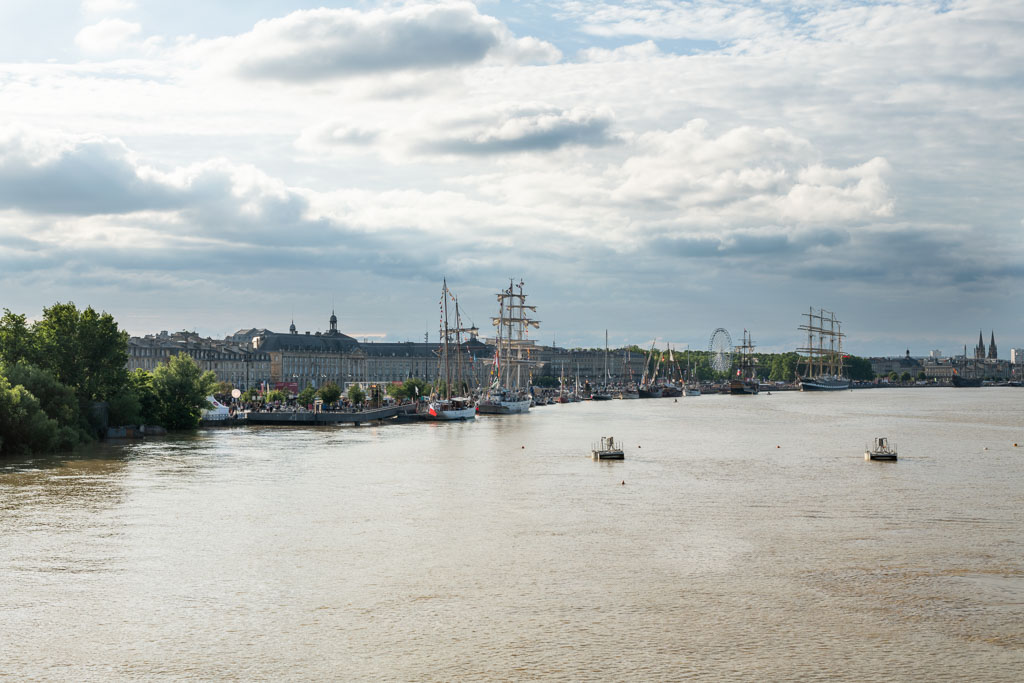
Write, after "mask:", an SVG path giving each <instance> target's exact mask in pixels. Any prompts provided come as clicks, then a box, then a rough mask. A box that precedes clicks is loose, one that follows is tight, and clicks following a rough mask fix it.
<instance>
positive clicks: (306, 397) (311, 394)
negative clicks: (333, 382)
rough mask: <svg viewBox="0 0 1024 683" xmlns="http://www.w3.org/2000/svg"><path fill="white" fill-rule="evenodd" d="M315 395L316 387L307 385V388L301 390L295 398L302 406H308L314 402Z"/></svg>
mask: <svg viewBox="0 0 1024 683" xmlns="http://www.w3.org/2000/svg"><path fill="white" fill-rule="evenodd" d="M315 397H316V389H314V388H313V387H311V386H309V385H307V386H306V388H305V389H303V390H302V391H300V392H299V395H298V396H297V397H296V398H295V400H296V401H298V403H299V405H300V406H308V405H309V404H310V403H312V402H313V399H314V398H315Z"/></svg>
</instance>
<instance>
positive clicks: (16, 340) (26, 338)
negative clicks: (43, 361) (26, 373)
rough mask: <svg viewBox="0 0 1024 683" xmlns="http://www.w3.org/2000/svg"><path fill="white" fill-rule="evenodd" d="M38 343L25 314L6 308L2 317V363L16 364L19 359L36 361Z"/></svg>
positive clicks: (0, 358) (0, 321)
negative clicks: (36, 343) (12, 311)
mask: <svg viewBox="0 0 1024 683" xmlns="http://www.w3.org/2000/svg"><path fill="white" fill-rule="evenodd" d="M36 355H37V354H36V345H35V339H34V338H33V334H32V330H31V329H29V326H28V323H27V322H26V319H25V316H24V315H19V314H16V313H11V311H10V309H7V308H5V309H4V315H3V317H2V318H0V363H6V364H7V365H14V364H15V363H17V362H19V361H26V362H29V363H34V362H35V360H36Z"/></svg>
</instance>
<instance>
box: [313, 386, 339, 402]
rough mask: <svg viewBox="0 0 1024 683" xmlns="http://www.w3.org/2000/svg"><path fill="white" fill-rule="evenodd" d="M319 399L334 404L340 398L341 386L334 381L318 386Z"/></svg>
mask: <svg viewBox="0 0 1024 683" xmlns="http://www.w3.org/2000/svg"><path fill="white" fill-rule="evenodd" d="M318 393H319V394H320V399H321V400H322V401H323V402H324V403H326V404H327V405H334V404H335V403H337V402H338V399H339V398H341V388H340V387H339V386H338V385H337V384H335V383H334V382H328V383H327V384H325V385H323V386H322V387H320V391H319V392H318Z"/></svg>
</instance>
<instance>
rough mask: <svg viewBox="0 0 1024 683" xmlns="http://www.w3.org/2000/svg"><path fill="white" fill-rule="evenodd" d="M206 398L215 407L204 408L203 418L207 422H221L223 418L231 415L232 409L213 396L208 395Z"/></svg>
mask: <svg viewBox="0 0 1024 683" xmlns="http://www.w3.org/2000/svg"><path fill="white" fill-rule="evenodd" d="M206 400H207V401H209V403H210V405H211V406H213V407H212V408H204V409H203V411H202V419H203V420H205V421H207V422H219V421H221V420H226V419H228V418H229V417H230V416H231V410H230V409H229V408H228V407H227V406H226V405H224V404H223V403H221V402H220V401H218V400H217V399H215V398H214V397H213V396H207V397H206Z"/></svg>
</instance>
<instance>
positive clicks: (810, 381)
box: [797, 308, 850, 391]
mask: <svg viewBox="0 0 1024 683" xmlns="http://www.w3.org/2000/svg"><path fill="white" fill-rule="evenodd" d="M803 315H804V317H806V318H807V323H806V324H804V325H801V326H800V327H799V329H800V330H803V331H804V332H807V346H805V347H803V348H799V349H797V351H798V352H800V353H803V354H806V358H804V359H803V362H804V364H805V367H804V369H803V372H802V373H801V374H800V375H799V383H800V391H842V390H844V389H849V388H850V379H849V378H848V377H845V376H844V372H843V337H845V336H846V335H845V334H843V332H842V324H841V323H840V322H839V321H838V320H836V314H835V313H834V312H832V311H826V310H825V309H824V308H820V309H818V310H817V311H815V310H814V308H811V309H810V312H809V313H804V314H803Z"/></svg>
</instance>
